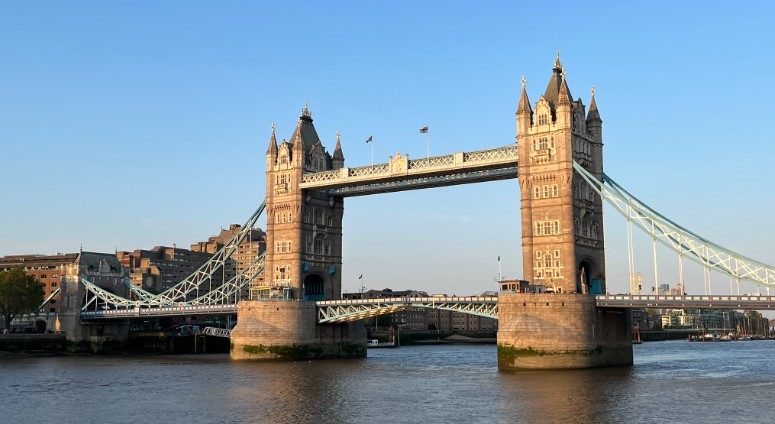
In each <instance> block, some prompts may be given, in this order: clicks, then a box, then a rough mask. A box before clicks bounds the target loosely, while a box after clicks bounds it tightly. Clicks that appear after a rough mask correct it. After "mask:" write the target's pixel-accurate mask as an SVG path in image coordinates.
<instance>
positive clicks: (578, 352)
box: [498, 53, 632, 369]
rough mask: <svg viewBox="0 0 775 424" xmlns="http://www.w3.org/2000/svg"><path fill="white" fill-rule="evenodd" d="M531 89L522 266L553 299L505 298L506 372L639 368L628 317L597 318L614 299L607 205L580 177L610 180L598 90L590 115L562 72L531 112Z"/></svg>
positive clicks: (520, 116)
mask: <svg viewBox="0 0 775 424" xmlns="http://www.w3.org/2000/svg"><path fill="white" fill-rule="evenodd" d="M526 86H527V81H526V80H525V78H524V77H523V78H522V93H521V96H520V99H519V105H518V107H517V135H518V142H517V144H518V150H519V186H520V192H521V197H522V259H523V271H524V275H525V279H526V280H528V281H530V282H531V283H533V284H539V285H544V286H546V288H547V291H553V292H554V293H553V294H542V295H536V294H502V295H501V296H500V298H499V302H498V303H499V306H498V316H499V324H498V328H499V331H498V366H499V367H500V368H503V369H522V368H589V367H595V366H610V365H626V364H632V345H631V336H630V331H629V323H628V322H627V317H626V314H625V313H623V312H619V311H615V312H614V311H604V310H599V309H596V308H595V300H594V297H592V296H589V295H590V294H598V293H605V292H606V281H605V247H604V241H603V204H602V200H601V199H600V197H599V196H598V195H597V194H596V192H595V191H594V190H592V188H591V187H590V186H589V185H588V184H587V183H586V182H585V181H584V180H583V179H582V178H581V177H580V176H578V175H576V174H575V172H574V170H573V161H574V160H575V161H576V162H578V163H579V164H581V166H583V167H584V168H586V169H587V170H589V171H590V172H591V173H592V174H593V175H594V176H595V177H597V178H598V179H600V178H602V173H603V132H602V122H603V121H602V120H601V119H600V114H599V113H598V110H597V103H596V102H595V92H594V88H593V89H592V97H591V100H590V106H589V112H588V113H587V112H586V111H585V107H584V104H583V103H582V101H581V99H578V100H573V97H572V96H571V93H570V89H569V88H568V83H567V80H566V77H565V70H564V68H563V66H562V63H561V62H560V55H559V53H558V54H557V59H556V60H555V61H554V66H553V68H552V76H551V78H550V80H549V85H548V86H547V87H546V91H545V93H544V95H543V96H541V97H540V98H539V99H538V102H536V104H535V110H533V108H532V107H531V105H530V101H529V99H528V96H527V90H526Z"/></svg>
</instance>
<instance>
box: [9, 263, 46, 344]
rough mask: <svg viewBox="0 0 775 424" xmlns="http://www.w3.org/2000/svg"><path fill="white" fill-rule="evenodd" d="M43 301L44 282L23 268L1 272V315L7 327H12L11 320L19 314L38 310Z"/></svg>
mask: <svg viewBox="0 0 775 424" xmlns="http://www.w3.org/2000/svg"><path fill="white" fill-rule="evenodd" d="M42 302H43V284H41V283H40V282H39V281H38V280H36V279H35V277H31V276H29V275H27V274H25V273H24V270H22V269H12V270H10V271H2V272H0V315H2V316H3V317H4V318H5V328H6V329H7V330H10V329H11V321H13V319H14V318H16V317H18V316H19V315H24V314H28V313H31V312H37V311H36V310H37V308H38V306H40V304H41V303H42Z"/></svg>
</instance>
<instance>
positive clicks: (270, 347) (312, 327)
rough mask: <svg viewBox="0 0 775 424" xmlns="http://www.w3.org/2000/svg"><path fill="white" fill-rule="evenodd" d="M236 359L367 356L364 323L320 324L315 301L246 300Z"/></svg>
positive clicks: (240, 309) (235, 337)
mask: <svg viewBox="0 0 775 424" xmlns="http://www.w3.org/2000/svg"><path fill="white" fill-rule="evenodd" d="M230 351H231V359H232V360H296V359H326V358H361V357H365V356H366V328H365V327H364V325H363V322H362V321H356V322H354V323H346V324H317V311H316V309H315V302H300V301H269V300H251V301H242V302H240V303H239V304H238V306H237V326H236V327H234V330H233V331H232V333H231V349H230Z"/></svg>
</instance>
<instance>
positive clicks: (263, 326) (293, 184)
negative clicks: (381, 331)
mask: <svg viewBox="0 0 775 424" xmlns="http://www.w3.org/2000/svg"><path fill="white" fill-rule="evenodd" d="M343 166H344V155H343V153H342V146H341V142H340V140H339V134H338V133H337V141H336V148H335V150H334V155H333V156H331V155H330V154H329V153H328V152H327V151H326V149H325V147H323V144H322V143H321V141H320V138H319V137H318V134H317V131H315V126H314V125H313V124H312V114H311V113H310V111H309V108H308V107H307V106H305V107H304V109H303V110H302V112H301V116H300V117H299V121H298V123H297V124H296V129H295V130H294V132H293V135H291V138H290V140H289V141H285V140H283V141H282V142H281V143H279V145H278V143H277V139H276V138H275V128H274V125H273V126H272V136H271V138H270V140H269V148H268V149H267V152H266V211H267V224H266V226H267V231H266V255H265V257H264V261H265V264H266V266H265V270H264V275H265V278H264V279H265V284H266V286H267V287H268V288H270V289H271V290H272V291H274V292H275V293H287V296H288V297H289V298H290V299H292V300H297V302H278V301H274V300H272V301H262V300H258V301H247V302H245V301H243V302H241V303H240V304H239V310H238V313H237V315H238V324H237V327H235V329H234V332H232V338H231V339H232V350H231V357H232V358H233V359H277V358H286V359H306V358H331V357H350V356H356V357H357V356H365V355H366V331H365V327H364V326H363V323H362V322H356V323H353V324H339V325H331V324H328V325H318V324H316V322H317V315H316V310H315V304H314V301H317V300H327V299H339V298H340V297H341V293H342V272H341V271H342V216H343V214H344V203H343V199H342V198H341V197H339V196H331V195H329V194H328V192H327V191H325V190H319V191H315V190H307V191H302V190H301V189H300V188H299V184H300V183H301V179H302V174H304V173H307V172H321V171H327V170H334V169H340V168H342V167H343Z"/></svg>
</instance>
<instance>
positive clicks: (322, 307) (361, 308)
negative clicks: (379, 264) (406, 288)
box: [315, 296, 498, 323]
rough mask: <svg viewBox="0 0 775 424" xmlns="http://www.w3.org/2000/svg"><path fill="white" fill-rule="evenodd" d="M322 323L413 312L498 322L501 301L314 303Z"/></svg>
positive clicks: (409, 299) (449, 299) (431, 299)
mask: <svg viewBox="0 0 775 424" xmlns="http://www.w3.org/2000/svg"><path fill="white" fill-rule="evenodd" d="M315 305H316V306H317V309H318V322H319V323H335V322H348V321H358V320H361V319H366V318H370V317H374V316H378V315H384V314H391V313H394V312H398V311H402V310H405V309H411V308H427V309H441V310H447V311H453V312H461V313H464V314H469V315H478V316H483V317H487V318H494V319H498V297H497V296H482V297H446V298H435V297H393V298H382V299H350V300H324V301H319V302H315Z"/></svg>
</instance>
